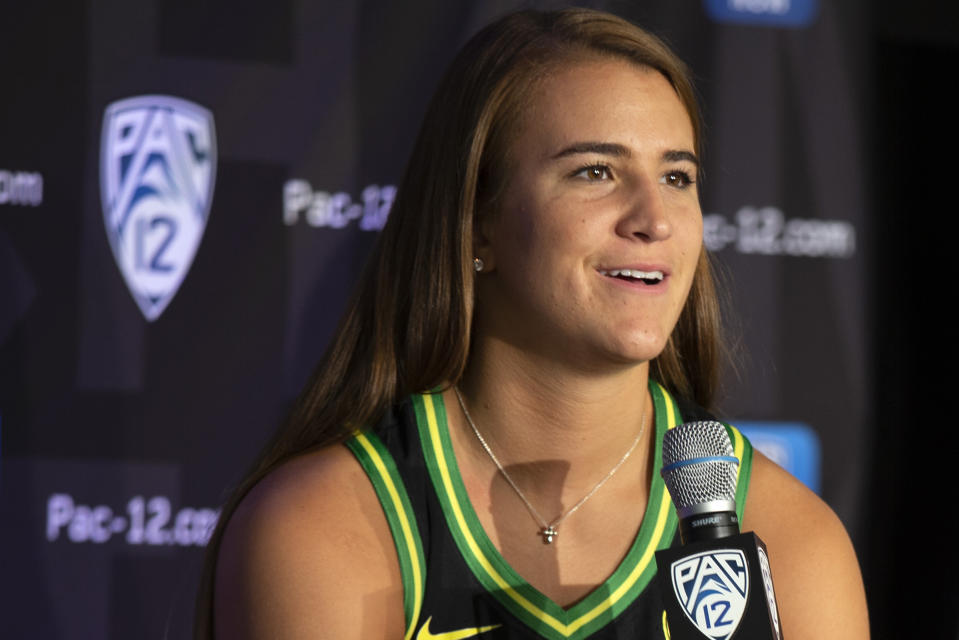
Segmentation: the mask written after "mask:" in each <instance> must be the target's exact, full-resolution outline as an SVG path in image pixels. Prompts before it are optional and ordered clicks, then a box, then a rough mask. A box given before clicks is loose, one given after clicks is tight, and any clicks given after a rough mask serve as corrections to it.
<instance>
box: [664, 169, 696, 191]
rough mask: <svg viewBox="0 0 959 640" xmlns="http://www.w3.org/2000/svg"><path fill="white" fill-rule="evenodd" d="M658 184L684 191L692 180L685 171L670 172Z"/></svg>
mask: <svg viewBox="0 0 959 640" xmlns="http://www.w3.org/2000/svg"><path fill="white" fill-rule="evenodd" d="M660 182H662V183H663V184H665V185H669V186H670V187H677V188H679V189H685V188H686V187H688V186H689V185H691V184H693V182H694V180H693V179H692V178H691V177H689V174H688V173H686V172H685V171H670V172H669V173H667V174H666V175H664V176H663V177H662V179H661V180H660Z"/></svg>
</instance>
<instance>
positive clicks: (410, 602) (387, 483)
mask: <svg viewBox="0 0 959 640" xmlns="http://www.w3.org/2000/svg"><path fill="white" fill-rule="evenodd" d="M346 446H347V447H348V448H349V449H350V451H352V452H353V455H355V456H356V459H357V460H358V461H359V463H360V465H361V466H362V467H363V469H364V470H365V471H366V475H367V476H369V478H370V482H371V483H372V484H373V489H374V490H375V491H376V495H377V497H378V498H379V499H380V504H381V505H382V506H383V512H384V513H385V514H386V520H387V522H388V523H389V525H390V532H391V533H392V534H393V543H394V544H395V545H396V555H397V556H398V557H399V562H400V575H401V576H402V579H403V611H404V614H405V618H406V633H405V634H404V636H403V637H404V638H405V639H406V640H409V639H410V638H412V637H413V631H414V629H415V627H416V623H417V621H418V620H419V617H420V610H421V609H422V607H423V592H424V588H425V585H426V564H425V562H424V556H423V542H422V539H421V538H420V532H419V527H418V526H417V524H416V514H414V513H413V507H412V505H411V503H410V497H409V495H408V494H407V492H406V486H405V484H404V483H403V479H402V478H401V477H400V474H399V471H398V469H397V467H396V461H395V460H394V459H393V456H392V455H391V454H390V452H389V451H388V450H387V448H386V446H385V445H384V444H383V441H382V440H380V438H379V436H377V435H376V434H375V433H373V432H372V431H366V432H358V433H356V434H354V435H353V437H352V438H350V439H349V440H347V441H346Z"/></svg>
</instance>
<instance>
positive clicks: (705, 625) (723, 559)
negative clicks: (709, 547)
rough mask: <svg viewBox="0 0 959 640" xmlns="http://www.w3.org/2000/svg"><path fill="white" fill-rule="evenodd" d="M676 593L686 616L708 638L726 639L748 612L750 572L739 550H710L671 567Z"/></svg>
mask: <svg viewBox="0 0 959 640" xmlns="http://www.w3.org/2000/svg"><path fill="white" fill-rule="evenodd" d="M671 569H672V579H673V590H674V591H675V593H676V597H677V599H678V600H679V602H680V603H681V604H682V605H683V611H684V612H685V613H686V616H687V617H688V618H689V619H690V620H691V621H692V622H693V624H694V625H696V628H698V629H699V630H700V631H701V632H702V633H703V634H704V635H705V636H706V637H707V638H715V639H716V640H725V639H726V638H728V637H729V636H730V635H732V633H733V632H734V631H735V630H736V628H737V627H738V626H739V622H740V620H742V617H743V612H744V611H745V609H746V598H747V596H748V594H749V572H748V571H747V567H746V554H744V553H743V552H742V551H740V550H739V549H722V550H719V551H707V552H703V553H698V554H696V555H693V556H688V557H685V558H683V559H682V560H677V561H676V562H674V563H673V564H672V567H671Z"/></svg>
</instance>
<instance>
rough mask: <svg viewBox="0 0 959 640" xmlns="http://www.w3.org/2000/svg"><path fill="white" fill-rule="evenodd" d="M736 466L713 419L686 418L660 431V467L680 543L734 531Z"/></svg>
mask: <svg viewBox="0 0 959 640" xmlns="http://www.w3.org/2000/svg"><path fill="white" fill-rule="evenodd" d="M738 466H739V459H738V458H736V457H735V456H734V455H733V445H732V443H731V442H730V441H729V435H728V434H727V433H726V429H725V427H723V426H722V425H721V424H720V423H718V422H714V421H705V422H687V423H685V424H682V425H679V426H677V427H676V428H674V429H670V430H668V431H667V432H666V433H665V435H664V436H663V468H662V471H661V472H660V473H661V474H662V476H663V480H665V481H666V488H667V489H668V490H669V495H670V496H671V497H672V499H673V504H674V505H676V512H677V514H678V515H679V534H680V536H681V538H682V540H683V544H689V543H690V542H699V541H700V540H715V539H716V538H725V537H727V536H733V535H736V534H737V533H739V519H738V518H737V517H736V471H737V467H738Z"/></svg>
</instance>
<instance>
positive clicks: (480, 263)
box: [473, 258, 486, 273]
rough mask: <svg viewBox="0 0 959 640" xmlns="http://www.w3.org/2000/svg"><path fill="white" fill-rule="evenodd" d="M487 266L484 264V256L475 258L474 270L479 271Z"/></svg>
mask: <svg viewBox="0 0 959 640" xmlns="http://www.w3.org/2000/svg"><path fill="white" fill-rule="evenodd" d="M485 266H486V265H485V264H483V259H482V258H473V270H474V271H476V272H477V273H479V272H480V271H482V270H483V267H485Z"/></svg>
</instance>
